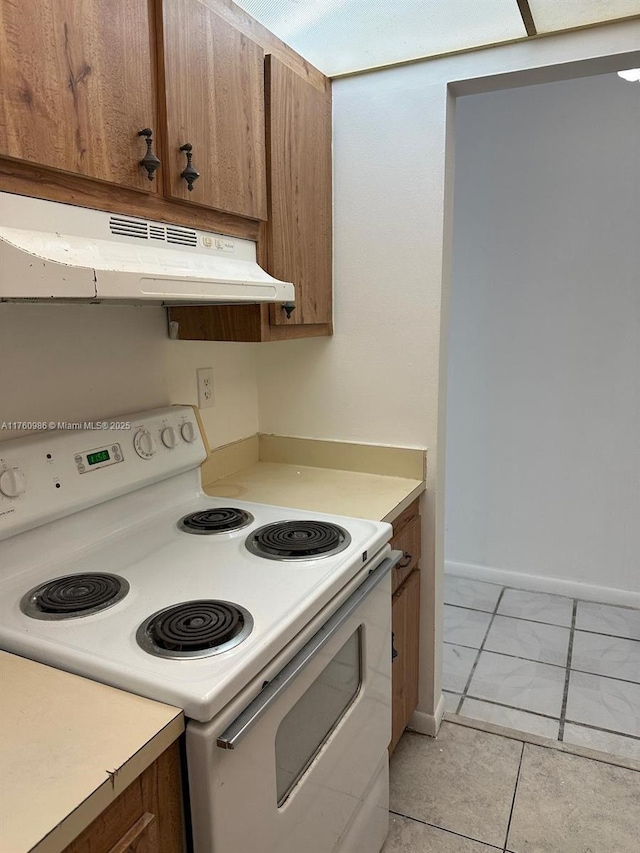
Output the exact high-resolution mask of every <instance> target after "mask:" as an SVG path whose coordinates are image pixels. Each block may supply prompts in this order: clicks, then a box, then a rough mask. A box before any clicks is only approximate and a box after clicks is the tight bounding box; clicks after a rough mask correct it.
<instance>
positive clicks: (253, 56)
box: [159, 0, 267, 219]
mask: <svg viewBox="0 0 640 853" xmlns="http://www.w3.org/2000/svg"><path fill="white" fill-rule="evenodd" d="M159 58H160V63H159V65H160V72H161V73H160V82H161V89H162V88H163V89H164V94H165V105H164V106H165V108H166V153H165V170H164V180H165V188H166V193H167V195H168V196H171V197H172V198H177V199H181V200H183V201H190V202H196V203H197V204H203V205H206V206H207V207H213V208H216V209H217V210H222V211H226V212H227V213H234V214H236V215H238V216H245V217H248V218H249V219H266V216H267V184H266V175H265V131H264V70H263V65H264V53H263V50H262V48H261V47H260V46H259V45H257V44H256V43H255V42H253V41H252V40H251V39H249V38H247V36H246V35H244V34H243V33H242V32H240V31H239V30H238V29H236V28H235V27H234V26H232V25H231V24H230V23H228V22H227V21H225V20H224V19H223V18H221V17H219V16H218V15H216V13H215V12H214V11H213V10H212V9H211V8H210V6H209V5H208V4H207V3H206V2H200V0H163V2H162V41H161V44H160V45H159ZM185 144H190V145H191V146H192V152H191V154H192V159H193V166H194V168H195V169H196V170H197V171H198V172H199V173H200V175H199V177H198V178H197V179H196V180H195V181H194V182H193V185H192V189H191V190H189V186H188V182H187V181H186V180H185V179H184V178H183V177H181V174H182V172H183V171H184V169H185V167H186V165H187V157H186V152H185V151H182V150H180V149H181V148H182V147H183V146H184V145H185Z"/></svg>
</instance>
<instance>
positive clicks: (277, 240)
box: [0, 0, 333, 341]
mask: <svg viewBox="0 0 640 853" xmlns="http://www.w3.org/2000/svg"><path fill="white" fill-rule="evenodd" d="M265 55H267V56H266V63H265ZM145 128H150V129H151V130H152V131H153V146H154V151H155V154H156V155H157V156H158V158H159V159H160V161H161V165H160V166H159V168H158V169H157V171H156V172H155V175H154V179H153V180H149V177H148V174H147V170H146V169H145V168H144V167H143V166H142V165H141V162H140V161H141V159H142V158H143V156H144V155H145V153H146V151H147V148H146V144H145V139H144V138H142V137H140V136H139V133H140V131H141V130H143V129H145ZM187 145H188V146H190V150H189V151H188V152H187V150H185V146H187ZM181 149H182V150H181ZM188 154H189V155H190V161H191V166H192V167H193V168H194V169H195V170H197V172H199V176H198V177H197V178H194V179H193V180H192V181H191V187H192V188H191V189H189V182H188V181H186V180H185V178H184V176H183V172H185V170H186V169H187V167H188V165H189V157H188V156H187V155H188ZM0 191H5V192H13V193H20V194H25V195H33V196H37V197H40V198H47V199H51V200H52V201H61V202H65V203H69V204H76V205H82V206H86V207H94V208H97V209H102V210H108V211H112V212H114V213H120V214H124V215H130V216H141V217H144V218H148V219H152V220H160V221H164V222H172V223H176V224H179V225H186V226H192V227H194V228H198V229H202V230H208V231H216V232H219V233H222V234H229V235H231V236H237V237H242V238H247V239H251V240H256V241H257V242H258V259H259V262H260V263H261V264H262V266H264V268H265V269H266V270H267V271H268V272H270V273H271V274H272V275H274V276H275V277H276V278H280V279H284V280H286V281H292V282H293V283H294V285H295V286H296V303H295V308H294V310H293V313H289V312H288V311H287V310H283V307H282V306H281V305H275V306H269V305H226V306H202V307H200V306H198V307H188V308H172V309H171V310H170V321H171V322H172V325H171V327H170V328H171V329H172V332H174V333H175V336H176V337H177V338H179V339H186V340H228V341H277V340H288V339H291V338H306V337H316V336H321V335H330V334H332V332H333V327H332V245H331V233H332V221H331V220H332V201H331V198H332V179H331V81H330V80H329V79H328V78H326V77H324V76H323V75H322V74H321V73H320V72H319V71H318V70H317V69H315V68H313V67H312V66H310V65H309V64H308V63H307V62H306V61H305V60H304V59H302V57H300V56H299V55H298V54H296V53H295V52H294V51H293V50H292V49H291V48H289V47H287V45H285V44H283V43H282V42H281V41H279V39H277V38H276V37H275V36H274V35H273V33H270V32H269V31H268V30H266V29H265V28H264V27H263V26H262V25H260V24H259V23H258V22H257V21H255V20H254V19H253V18H251V17H250V16H249V15H247V14H246V12H244V11H243V10H242V9H240V8H239V7H238V6H236V5H235V4H234V3H231V2H229V0H108V2H106V0H41V2H37V3H36V2H24V3H18V2H16V0H0Z"/></svg>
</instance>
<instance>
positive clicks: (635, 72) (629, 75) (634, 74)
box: [618, 68, 640, 83]
mask: <svg viewBox="0 0 640 853" xmlns="http://www.w3.org/2000/svg"><path fill="white" fill-rule="evenodd" d="M618 77H622V79H623V80H629V81H630V82H632V83H636V82H638V81H640V68H628V69H627V70H626V71H618Z"/></svg>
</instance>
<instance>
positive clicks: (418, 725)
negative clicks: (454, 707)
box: [408, 693, 444, 737]
mask: <svg viewBox="0 0 640 853" xmlns="http://www.w3.org/2000/svg"><path fill="white" fill-rule="evenodd" d="M443 717H444V696H443V695H442V693H441V694H440V699H439V700H438V704H437V705H436V712H435V714H425V712H424V711H414V712H413V714H412V715H411V720H410V721H409V726H408V728H410V729H411V731H414V732H419V733H420V734H421V735H429V737H435V736H436V735H437V734H438V730H439V729H440V723H441V722H442V718H443Z"/></svg>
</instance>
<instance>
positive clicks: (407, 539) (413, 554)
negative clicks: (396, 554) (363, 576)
mask: <svg viewBox="0 0 640 853" xmlns="http://www.w3.org/2000/svg"><path fill="white" fill-rule="evenodd" d="M391 547H392V548H394V549H396V550H398V551H402V559H401V560H400V562H399V563H398V564H397V565H396V566H395V567H394V569H393V575H392V578H391V592H395V591H396V590H397V589H398V587H400V586H401V585H402V583H403V582H404V580H405V578H408V577H409V575H410V574H411V572H412V571H413V570H414V569H415V567H416V566H417V565H418V561H419V560H420V516H419V515H417V516H415V517H414V518H412V519H411V521H410V522H409V523H408V524H406V525H405V526H404V527H403V528H402V530H401V531H400V533H397V534H396V535H395V536H394V537H393V538H392V540H391Z"/></svg>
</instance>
